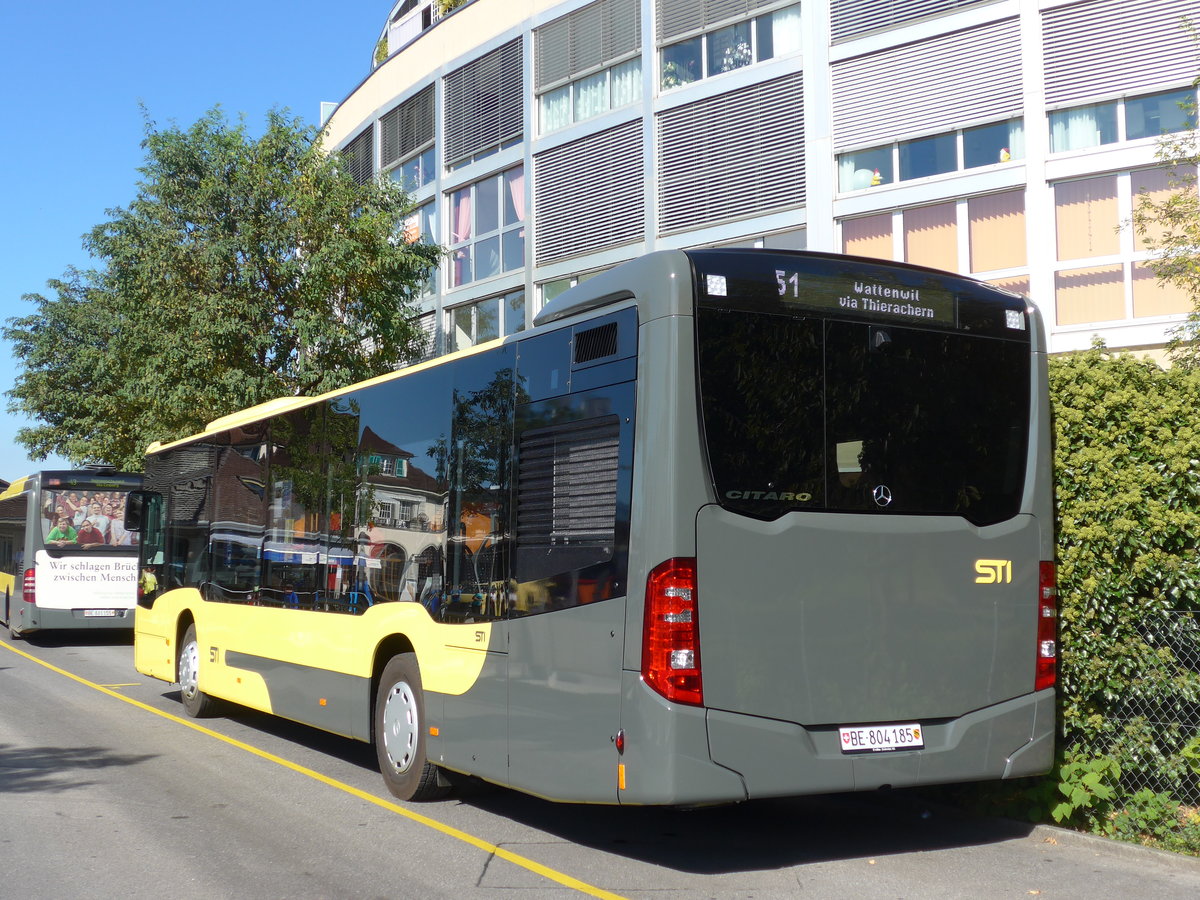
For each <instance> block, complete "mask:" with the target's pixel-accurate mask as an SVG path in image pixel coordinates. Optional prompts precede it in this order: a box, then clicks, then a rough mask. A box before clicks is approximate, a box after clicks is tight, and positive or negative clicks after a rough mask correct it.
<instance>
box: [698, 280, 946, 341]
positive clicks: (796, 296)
mask: <svg viewBox="0 0 1200 900" xmlns="http://www.w3.org/2000/svg"><path fill="white" fill-rule="evenodd" d="M861 268H862V269H863V270H864V271H861V272H857V273H855V274H853V275H850V276H846V275H835V274H829V273H824V272H816V271H812V270H811V269H808V270H801V269H799V268H776V269H773V270H771V271H768V272H767V273H765V274H766V275H773V276H774V288H775V295H776V297H778V298H779V299H780V300H782V301H783V302H784V303H785V304H786V305H789V306H799V307H803V308H806V309H814V310H823V311H827V312H838V313H843V314H844V313H852V314H858V315H862V316H867V317H870V318H878V319H887V320H890V321H902V322H921V323H925V324H937V325H949V326H951V327H953V326H955V325H957V324H958V303H957V297H956V295H955V294H954V293H953V292H952V291H949V290H946V289H944V288H941V287H939V286H938V284H937V281H936V280H934V279H929V280H928V281H927V282H926V283H924V284H906V283H903V282H901V281H900V280H899V279H898V277H897V275H896V273H895V272H892V271H888V270H885V269H878V270H877V271H876V272H872V271H870V270H871V269H873V268H875V267H869V266H863V267H861ZM745 280H746V279H745V276H744V275H742V276H740V277H738V276H734V277H730V276H728V275H723V274H717V273H708V274H706V275H705V276H704V281H703V285H702V289H703V290H704V291H705V293H706V294H707V296H708V297H710V298H712V297H730V296H731V295H734V294H735V293H742V292H745V290H746V287H747V285H746V284H745ZM764 280H765V279H755V281H756V282H757V283H756V284H754V285H753V289H752V290H751V291H750V293H752V294H758V295H761V293H762V284H763V281H764Z"/></svg>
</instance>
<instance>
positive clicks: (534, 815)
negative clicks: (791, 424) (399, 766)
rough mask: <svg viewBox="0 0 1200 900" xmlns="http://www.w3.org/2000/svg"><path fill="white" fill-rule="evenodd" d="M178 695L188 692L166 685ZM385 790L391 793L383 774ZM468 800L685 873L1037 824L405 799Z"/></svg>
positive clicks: (922, 811) (294, 732)
mask: <svg viewBox="0 0 1200 900" xmlns="http://www.w3.org/2000/svg"><path fill="white" fill-rule="evenodd" d="M163 696H164V697H167V698H170V699H173V700H177V699H178V693H177V692H170V693H164V694H163ZM221 712H222V715H225V716H227V717H228V718H230V719H232V720H234V721H237V722H239V723H241V724H242V725H244V726H247V727H250V728H253V729H256V730H259V731H262V732H264V733H268V734H272V735H275V736H276V737H279V738H283V739H285V740H288V741H292V742H294V743H296V744H298V745H301V746H304V747H306V748H309V749H312V750H315V751H318V752H320V753H324V754H328V755H329V756H332V757H336V758H338V759H340V760H342V761H344V762H347V763H350V764H352V765H355V766H358V767H360V768H362V769H364V770H367V771H370V772H375V771H376V760H375V751H374V750H373V749H372V748H371V746H370V745H369V744H365V743H361V742H359V741H353V740H350V739H348V738H342V737H338V736H337V735H332V734H327V733H325V732H322V731H319V730H316V729H313V728H309V727H308V726H305V725H300V724H297V723H295V722H289V721H286V720H284V719H279V718H276V717H274V716H271V715H267V714H265V713H258V712H255V711H253V710H248V709H244V708H241V707H235V706H230V707H228V708H225V709H222V711H221ZM378 793H379V795H380V796H384V797H386V796H387V792H386V790H385V788H384V786H383V782H382V779H380V780H379V782H378ZM456 803H460V804H465V805H469V806H472V807H474V808H476V809H479V810H481V811H483V812H486V813H488V814H490V815H494V816H499V817H502V818H506V819H510V820H512V821H514V822H518V823H520V824H522V825H525V826H527V827H528V828H531V829H535V830H537V831H541V832H545V833H547V834H551V835H554V836H556V837H558V838H560V839H562V840H564V841H569V842H571V843H574V844H579V845H582V846H586V847H591V848H594V849H597V850H600V851H603V852H607V853H612V854H615V855H618V856H624V857H627V858H630V859H635V860H640V861H643V862H647V863H651V864H654V865H659V866H665V867H668V868H671V869H675V870H677V871H680V872H688V873H694V874H707V875H716V874H724V873H735V872H743V871H756V870H770V869H777V868H785V867H789V866H796V865H802V864H806V863H819V862H830V861H835V860H842V859H859V858H863V857H868V858H870V857H883V856H888V855H892V854H900V853H919V852H923V851H931V850H943V849H949V848H961V847H970V846H981V845H986V844H991V843H996V842H1000V841H1006V840H1012V839H1014V838H1020V837H1025V836H1027V835H1028V834H1030V832H1031V831H1032V830H1033V826H1032V825H1026V824H1022V823H1018V822H1012V821H1008V820H1003V819H985V818H976V817H972V816H969V815H967V814H965V813H961V812H959V811H957V810H955V809H953V808H950V807H946V806H943V805H940V804H938V803H931V802H929V801H927V800H926V799H925V798H923V797H922V796H921V795H920V794H919V793H917V792H916V791H913V790H895V791H886V792H874V793H862V794H829V795H821V796H814V797H798V798H789V799H781V800H756V801H751V802H748V803H741V804H736V805H731V806H718V807H708V808H702V809H688V810H685V809H672V808H659V807H616V806H587V805H582V804H562V803H551V802H549V801H545V800H540V799H538V798H536V797H531V796H528V795H526V794H521V793H519V792H517V791H512V790H508V789H505V788H499V787H493V786H491V785H486V784H482V783H479V782H476V781H474V780H472V779H468V780H467V781H466V783H465V784H463V785H461V786H460V787H459V788H458V789H457V790H456V791H455V792H454V794H453V795H452V796H451V797H450V798H449V799H447V800H445V801H441V802H438V803H430V804H405V805H406V806H407V807H408V808H410V809H413V810H415V811H419V812H422V813H424V814H427V815H431V816H433V817H434V818H438V817H439V816H438V808H439V807H440V806H444V805H449V804H456Z"/></svg>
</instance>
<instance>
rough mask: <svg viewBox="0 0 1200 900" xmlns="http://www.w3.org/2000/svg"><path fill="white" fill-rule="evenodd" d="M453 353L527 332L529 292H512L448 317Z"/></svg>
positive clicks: (457, 309)
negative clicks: (499, 338)
mask: <svg viewBox="0 0 1200 900" xmlns="http://www.w3.org/2000/svg"><path fill="white" fill-rule="evenodd" d="M446 317H447V323H448V328H447V333H448V334H449V335H450V348H449V349H450V351H451V352H454V351H455V350H465V349H467V348H468V347H473V346H475V345H476V344H482V343H483V342H484V341H491V340H495V339H496V338H498V337H500V336H501V335H503V336H508V335H510V334H516V333H517V332H519V331H524V330H525V291H524V289H522V290H517V291H510V292H508V293H507V294H499V295H497V296H495V297H487V298H485V299H483V300H478V301H476V302H474V303H466V304H464V305H462V306H456V307H454V308H453V309H450V310H448V311H447V313H446Z"/></svg>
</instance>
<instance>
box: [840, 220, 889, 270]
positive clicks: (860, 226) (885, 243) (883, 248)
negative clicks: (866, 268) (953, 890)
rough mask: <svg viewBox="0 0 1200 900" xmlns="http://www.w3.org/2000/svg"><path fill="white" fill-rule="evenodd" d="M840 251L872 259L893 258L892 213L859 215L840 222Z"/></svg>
mask: <svg viewBox="0 0 1200 900" xmlns="http://www.w3.org/2000/svg"><path fill="white" fill-rule="evenodd" d="M842 252H843V253H848V254H850V255H851V256H867V257H871V258H872V259H895V256H896V253H895V249H894V244H893V237H892V214H891V213H880V214H878V215H874V216H861V217H859V218H857V219H846V220H845V221H844V222H842Z"/></svg>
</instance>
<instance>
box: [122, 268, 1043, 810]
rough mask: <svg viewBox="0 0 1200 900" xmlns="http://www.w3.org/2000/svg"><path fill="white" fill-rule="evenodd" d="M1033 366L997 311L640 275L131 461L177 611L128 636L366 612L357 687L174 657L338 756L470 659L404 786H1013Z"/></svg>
mask: <svg viewBox="0 0 1200 900" xmlns="http://www.w3.org/2000/svg"><path fill="white" fill-rule="evenodd" d="M1045 356H1046V355H1045V337H1044V332H1043V329H1042V325H1041V321H1040V318H1039V316H1038V313H1037V312H1036V310H1035V309H1033V308H1031V307H1029V306H1028V305H1027V304H1026V303H1025V302H1024V301H1023V300H1022V299H1020V298H1017V297H1015V296H1013V295H1010V294H1007V293H1005V292H1002V291H999V290H997V289H994V288H990V287H988V286H986V285H982V284H980V283H978V282H974V281H971V280H969V279H964V278H961V277H958V276H953V275H947V274H945V273H939V272H934V271H932V270H927V269H920V268H917V267H912V266H904V265H896V264H889V263H880V262H878V261H871V260H863V259H855V258H850V257H840V256H833V255H822V254H811V253H779V252H769V251H747V250H736V251H690V252H684V251H663V252H659V253H654V254H650V255H648V256H646V257H644V258H641V259H639V260H636V261H633V262H630V263H627V264H625V265H622V266H620V267H618V268H616V269H614V270H611V271H609V272H606V273H604V274H601V275H599V276H597V277H595V278H593V279H591V280H589V281H587V282H585V283H584V284H582V285H580V286H579V287H577V288H574V289H572V290H571V291H568V292H567V293H565V294H563V295H562V296H560V297H559V298H556V299H555V300H554V301H552V302H551V303H549V304H548V305H547V306H546V308H545V309H543V310H542V312H541V313H540V315H539V316H538V317H537V320H536V327H535V328H534V329H533V330H532V331H529V332H525V333H522V334H518V335H515V336H513V337H511V338H507V339H505V340H504V341H503V342H500V343H499V344H498V345H496V346H491V347H487V348H481V349H479V350H478V351H477V352H472V353H469V354H467V355H465V356H459V357H457V358H451V359H449V360H447V361H445V362H444V363H437V362H435V363H433V364H427V365H423V366H421V367H417V368H415V369H414V370H412V371H409V372H405V371H403V370H402V371H400V372H398V373H396V374H395V375H394V376H388V377H384V378H380V379H376V380H375V381H373V382H368V383H366V384H364V385H361V386H355V387H352V388H347V389H345V390H344V391H339V392H336V393H335V394H332V395H328V396H327V397H325V398H321V399H320V400H319V401H314V402H313V403H312V404H310V405H305V406H300V407H295V406H292V407H289V408H288V409H287V410H286V411H284V412H281V413H278V414H277V415H274V416H264V417H263V418H262V419H261V420H258V421H256V422H253V423H251V424H245V423H240V424H238V425H237V427H236V428H231V429H228V430H225V431H222V432H219V433H218V432H212V433H206V434H205V435H202V436H198V437H197V438H194V439H189V440H188V441H184V442H180V443H179V444H177V445H172V446H171V447H169V448H166V449H164V450H162V451H155V452H153V453H151V455H150V456H149V457H148V459H147V480H146V486H147V489H148V490H150V491H153V492H157V495H159V496H161V497H163V498H166V499H165V501H164V503H165V507H166V508H165V510H164V512H163V517H164V518H163V523H164V524H165V528H166V531H165V539H164V541H163V542H162V555H161V556H160V557H158V558H157V559H158V561H159V562H161V563H162V566H161V569H160V574H159V578H158V580H159V585H158V589H159V590H160V591H169V590H172V589H174V588H187V589H191V590H193V591H194V592H195V594H196V597H197V600H196V601H194V602H193V601H187V602H182V603H181V606H183V607H186V606H188V605H189V604H191V606H192V607H193V608H189V609H183V610H182V611H181V612H180V613H179V614H178V616H175V614H174V613H172V615H173V616H174V617H175V619H176V621H174V622H172V623H169V624H167V625H165V626H162V625H159V624H155V626H154V627H155V628H157V629H159V630H160V631H162V630H165V631H166V632H167V633H166V634H165V635H163V634H155V635H147V638H146V643H147V644H148V645H150V644H152V643H154V642H161V640H162V639H163V638H164V637H165V639H166V642H167V643H168V644H170V643H171V641H172V640H175V641H179V640H180V639H181V637H182V635H183V633H184V631H185V629H186V627H187V626H188V625H189V624H191V622H193V621H195V623H196V628H197V630H201V631H202V630H203V629H204V624H203V617H202V615H201V614H200V612H199V611H198V610H197V609H195V608H194V607H195V606H196V604H197V603H203V604H205V605H212V604H244V605H246V606H247V607H249V606H253V607H254V608H255V611H254V612H253V613H248V614H252V615H254V616H255V617H256V618H255V622H256V623H260V624H258V625H256V627H262V626H261V623H262V622H263V621H265V620H263V619H262V618H261V616H262V615H270V616H280V617H283V616H295V617H297V618H295V619H294V620H292V621H293V622H294V623H295V627H296V628H297V629H300V630H303V631H304V633H305V634H306V635H308V637H306V638H305V640H311V637H312V636H314V635H317V634H319V629H320V628H321V627H322V626H320V624H319V621H325V622H331V621H332V620H331V619H329V618H328V616H329V614H331V613H333V614H338V616H337V618H338V619H339V620H344V618H345V617H347V616H349V617H357V618H358V620H360V621H361V622H362V623H363V629H364V631H366V628H367V624H368V623H373V624H372V626H371V627H372V628H373V629H376V630H374V631H370V632H366V633H370V634H372V635H374V636H373V637H371V646H370V647H368V648H367V649H366V650H365V651H364V652H365V653H367V654H371V655H372V656H373V657H374V660H373V663H372V664H371V665H370V666H368V667H367V669H368V670H369V673H370V674H354V673H350V672H346V671H334V664H333V663H329V664H327V665H326V664H324V663H323V662H322V659H323V657H321V658H318V657H317V656H316V655H314V656H313V657H311V658H308V659H306V661H305V662H303V663H301V662H300V657H299V656H296V657H294V658H293V659H292V660H290V661H285V660H281V659H279V658H275V657H272V658H270V659H267V658H264V655H263V654H260V653H258V652H253V651H249V650H245V649H243V650H242V651H236V643H237V637H236V635H235V634H233V633H232V632H233V631H235V630H236V628H235V627H234V626H229V625H227V624H224V625H222V626H221V628H222V629H223V631H224V632H225V634H226V636H225V637H223V638H220V639H219V640H218V639H217V638H215V637H214V638H212V639H211V640H210V639H207V638H205V637H203V636H202V637H201V640H200V643H201V645H202V646H203V647H206V648H207V647H208V646H209V645H210V644H211V645H212V646H213V651H212V653H211V655H212V656H213V658H219V659H220V660H221V665H223V666H228V667H233V668H237V669H239V670H242V671H250V672H253V673H255V677H261V678H262V680H263V682H264V684H265V690H266V692H267V694H268V695H269V709H270V711H272V712H274V713H277V714H279V715H283V716H286V717H288V718H292V719H295V720H297V721H303V722H308V723H309V724H313V725H317V726H318V727H322V728H326V729H328V730H331V731H336V732H338V733H342V734H347V735H350V736H353V737H357V738H360V739H364V740H370V739H372V736H373V734H374V733H375V731H374V726H373V723H372V715H373V710H374V708H375V705H374V698H375V692H376V690H377V687H378V681H379V678H380V673H381V670H382V669H383V667H384V665H385V664H386V662H387V660H388V659H389V658H390V657H391V656H392V655H393V654H395V653H398V652H400V650H410V651H412V652H414V653H415V656H416V659H417V661H418V663H419V664H420V665H421V668H422V670H423V671H426V670H428V672H429V673H430V675H429V677H428V678H427V679H426V682H427V687H428V684H429V682H430V680H431V679H432V678H433V674H432V673H433V672H434V671H435V669H437V670H438V671H441V670H442V669H444V668H445V666H444V665H443V661H444V660H445V659H447V658H450V657H453V655H454V654H459V656H460V657H463V655H464V654H466V655H469V654H472V653H473V654H474V656H473V657H472V658H474V659H477V660H478V675H477V677H474V678H473V680H472V681H471V683H470V685H469V687H467V688H465V689H458V688H455V689H450V688H445V689H436V688H435V689H432V690H429V689H427V690H426V692H425V697H424V709H423V712H424V717H425V720H426V722H427V724H428V725H429V726H430V727H429V731H428V734H427V736H426V737H425V752H426V753H427V755H428V759H429V760H430V761H431V762H432V763H433V764H435V765H437V766H439V767H441V768H443V769H447V770H452V771H456V772H462V773H467V774H471V775H475V776H478V777H481V778H484V779H486V780H489V781H493V782H495V783H498V784H502V785H507V786H510V787H513V788H517V789H520V790H523V791H527V792H529V793H532V794H536V795H539V796H542V797H547V798H550V799H555V800H565V801H578V802H594V803H626V804H676V805H692V804H704V803H720V802H736V801H740V800H745V799H749V798H754V797H773V796H790V795H798V794H806V793H816V792H830V791H846V790H870V789H877V788H881V787H885V786H895V787H899V786H903V785H916V784H932V783H941V782H953V781H968V780H984V779H1001V778H1013V777H1018V776H1023V775H1032V774H1038V773H1042V772H1045V771H1047V770H1048V769H1049V767H1050V765H1051V761H1052V755H1053V735H1054V728H1055V691H1054V687H1053V684H1054V665H1055V657H1056V645H1055V633H1054V618H1053V616H1054V608H1053V563H1052V560H1053V517H1052V502H1051V480H1050V445H1049V407H1048V401H1047V394H1046V359H1045ZM304 472H308V473H310V474H319V475H320V478H319V479H318V480H319V481H321V483H322V484H323V485H328V488H324V487H323V488H321V490H320V491H314V490H313V489H311V488H307V489H306V488H303V487H302V483H303V479H302V475H301V473H304ZM206 479H207V480H206ZM302 520H303V521H305V522H307V523H308V524H307V525H306V526H305V528H306V529H307V531H306V532H305V533H301V531H298V530H297V527H298V526H297V525H296V524H295V523H299V522H301V521H302ZM389 601H390V602H389ZM142 602H143V604H144V605H145V606H146V610H142V611H139V624H138V629H139V631H138V638H137V640H138V651H137V652H138V659H139V669H140V670H142V671H146V672H148V673H152V674H158V677H168V678H169V676H164V675H163V674H162V669H161V668H158V669H156V668H155V666H158V665H160V664H159V663H155V662H153V661H149V662H145V663H143V662H141V660H143V654H142V649H141V642H142V638H143V635H142V627H143V626H142V613H143V612H145V613H146V618H147V622H149V621H150V619H151V612H152V610H153V608H154V604H155V603H156V601H155V599H154V597H153V596H147V597H146V598H144V599H143V601H142ZM157 602H158V603H160V604H161V603H162V602H163V601H162V600H161V599H160V600H159V601H157ZM414 604H419V605H420V606H421V607H423V608H424V612H423V613H422V618H421V627H420V628H416V627H411V628H409V631H408V633H393V632H394V631H395V630H396V629H399V628H401V626H395V628H393V627H392V626H391V625H388V624H387V623H388V622H390V621H393V620H391V619H387V618H386V617H387V616H388V615H389V613H388V609H389V608H392V609H393V610H394V609H396V608H397V607H400V606H408V607H409V609H410V611H411V609H412V605H414ZM681 604H682V605H681ZM263 606H269V607H273V608H272V609H271V610H269V611H267V612H264V611H262V610H261V607H263ZM172 609H174V607H172ZM222 616H223V618H222V622H225V623H228V622H232V621H233V619H231V618H230V616H229V615H228V614H224V613H223V614H222ZM320 616H324V617H325V618H324V619H320V620H319V619H318V618H317V617H320ZM426 616H427V618H426ZM301 617H303V618H301ZM394 621H397V622H398V621H399V619H395V620H394ZM428 621H432V622H433V623H436V624H437V626H438V628H437V629H436V630H435V631H433V632H430V633H431V634H433V635H434V639H430V638H429V637H428V635H426V633H425V631H424V629H425V623H426V622H428ZM301 622H303V623H304V625H303V627H302V628H301V624H300V623H301ZM441 626H446V627H445V628H442V627H441ZM215 627H216V626H214V628H215ZM290 627H291V626H289V628H290ZM341 627H342V626H341V625H340V624H339V625H338V626H337V628H338V629H339V630H338V631H337V634H338V635H341V634H342V630H340V629H341ZM405 627H407V626H405ZM331 629H332V626H331ZM379 629H382V630H379ZM285 630H286V629H285V628H284V626H283V623H282V621H281V623H280V625H279V628H278V629H275V632H276V633H282V632H283V631H285ZM297 633H300V631H297ZM330 633H333V632H332V630H331V631H330ZM347 633H349V632H347ZM356 633H357V632H356ZM219 642H224V644H223V646H221V647H220V648H219V652H218V648H217V644H218V643H219ZM318 643H319V640H318ZM244 647H245V648H248V647H250V644H245V645H244ZM235 651H236V652H235ZM209 655H210V653H209V652H208V651H207V650H206V652H205V653H203V654H201V678H200V687H201V688H202V689H204V690H206V691H209V692H210V693H218V694H219V691H216V690H210V689H209V688H206V687H205V681H204V669H203V665H204V663H203V660H205V659H207V658H208V657H209ZM454 658H456V659H457V658H459V657H454ZM463 658H465V657H463ZM167 665H168V669H169V668H170V666H171V665H173V663H168V664H167ZM212 683H214V684H215V683H216V682H215V681H214V682H212ZM222 683H231V682H230V681H229V680H228V679H224V678H223V679H222ZM318 694H319V696H321V697H322V698H325V697H327V696H328V697H334V696H336V697H337V698H340V699H341V700H342V701H344V702H342V703H341V704H340V706H341V711H340V712H339V713H338V717H337V718H333V716H334V713H333V712H331V711H330V710H329V708H328V707H327V706H326V702H325V700H324V699H322V701H321V709H320V710H319V711H318V709H317V708H316V706H315V704H313V703H312V702H310V700H311V697H312V696H315V695H318ZM241 702H247V701H241ZM338 705H339V704H338V703H330V704H329V706H330V707H332V706H338ZM264 708H268V706H267V705H264Z"/></svg>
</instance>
